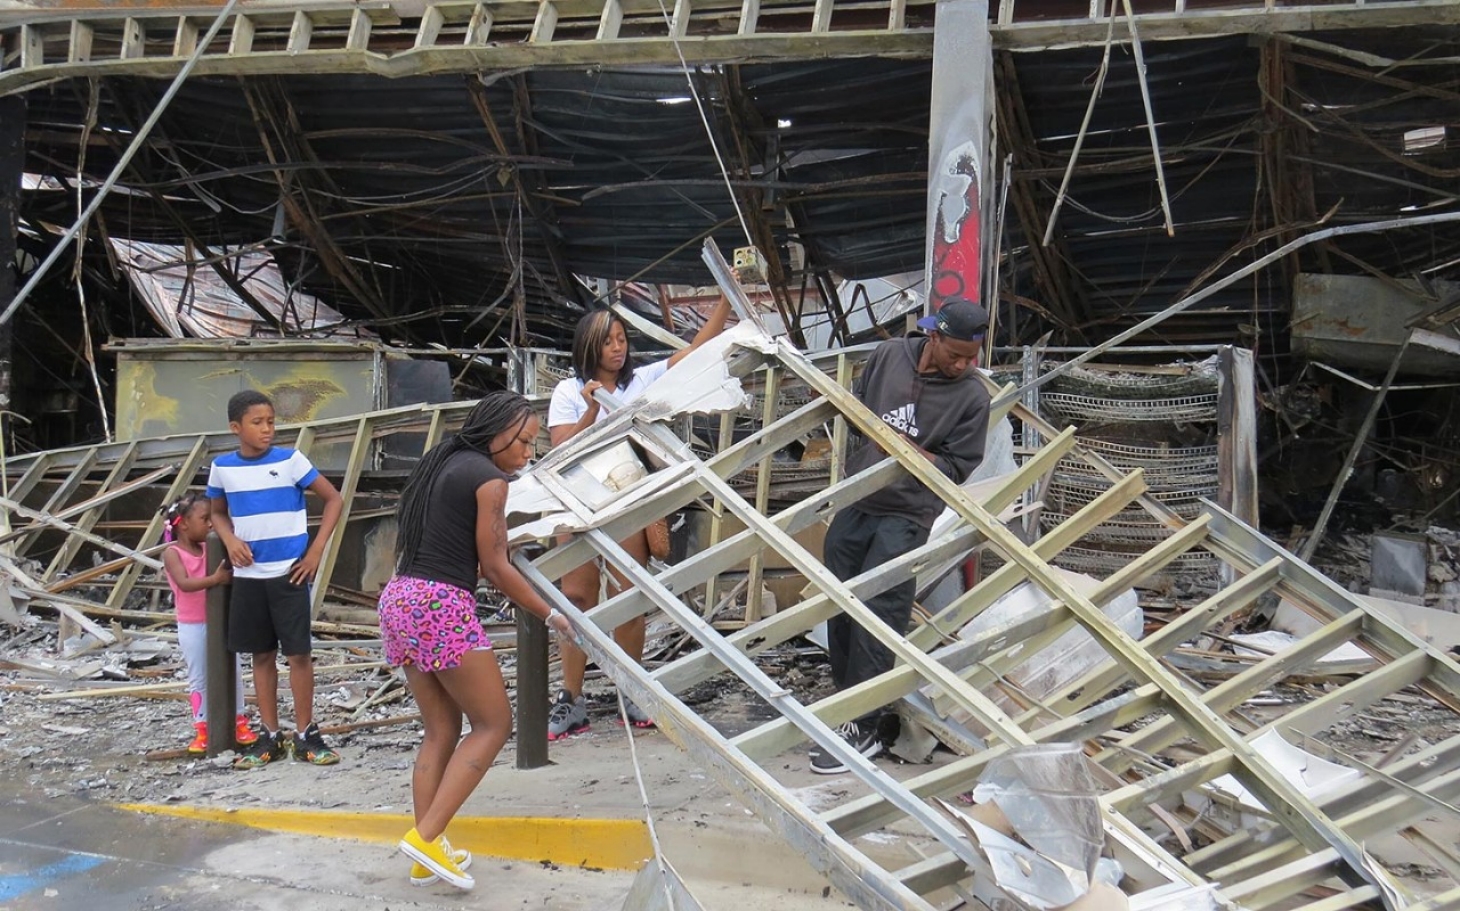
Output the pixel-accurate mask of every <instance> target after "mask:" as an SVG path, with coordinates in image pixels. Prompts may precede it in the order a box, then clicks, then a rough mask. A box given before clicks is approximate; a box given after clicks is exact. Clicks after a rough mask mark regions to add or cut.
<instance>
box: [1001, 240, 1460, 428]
mask: <svg viewBox="0 0 1460 911" xmlns="http://www.w3.org/2000/svg"><path fill="white" fill-rule="evenodd" d="M1452 221H1460V212H1442V213H1439V214H1436V215H1417V216H1415V217H1413V218H1391V219H1388V220H1386V221H1366V222H1363V223H1362V224H1357V225H1343V226H1340V227H1337V228H1324V229H1323V230H1321V231H1314V232H1313V233H1312V234H1305V235H1303V236H1302V237H1300V238H1298V239H1297V240H1293V241H1289V242H1288V243H1286V244H1283V245H1282V246H1281V247H1279V248H1277V249H1276V250H1274V251H1272V252H1271V253H1269V254H1267V255H1266V256H1264V257H1262V258H1261V259H1257V260H1254V261H1252V262H1250V263H1248V264H1247V265H1245V266H1243V267H1242V268H1240V269H1238V270H1237V271H1236V272H1233V273H1232V274H1231V275H1228V276H1227V277H1226V278H1223V279H1221V280H1219V281H1216V282H1214V283H1212V284H1210V285H1208V286H1207V287H1205V288H1203V289H1201V290H1200V291H1198V292H1196V293H1195V294H1192V295H1191V296H1190V297H1184V298H1182V299H1181V300H1179V301H1177V302H1176V303H1174V304H1172V305H1171V306H1169V307H1167V308H1166V309H1165V310H1162V311H1161V312H1160V313H1157V314H1155V315H1154V316H1150V317H1147V318H1146V319H1143V320H1141V321H1140V322H1139V323H1136V324H1135V325H1134V326H1131V327H1130V328H1129V329H1127V330H1125V331H1124V332H1121V333H1118V334H1117V335H1114V336H1112V337H1110V338H1109V339H1106V340H1105V341H1103V342H1101V343H1100V344H1098V345H1096V346H1095V347H1094V348H1091V349H1090V350H1088V351H1086V352H1085V353H1084V354H1081V355H1079V356H1077V357H1074V358H1071V359H1070V360H1068V361H1065V362H1064V363H1063V364H1060V365H1059V366H1058V367H1056V368H1055V369H1053V370H1051V371H1049V372H1048V373H1046V374H1044V375H1042V376H1039V377H1037V378H1035V379H1033V380H1031V381H1030V382H1028V383H1025V384H1024V385H1023V386H1020V387H1019V388H1018V389H1015V390H1014V391H1012V392H1010V393H1008V394H1006V395H1001V396H999V398H998V400H997V401H995V402H994V403H993V407H994V408H995V409H997V408H999V407H1000V406H1003V405H1006V404H1008V402H1009V400H1010V399H1012V398H1018V397H1019V396H1022V395H1023V394H1024V393H1025V392H1027V391H1029V390H1030V389H1037V388H1039V387H1040V386H1043V385H1044V384H1045V383H1048V382H1049V381H1050V380H1052V379H1054V378H1055V377H1057V376H1060V375H1062V374H1064V373H1066V372H1068V371H1069V370H1072V369H1074V368H1075V367H1076V366H1078V365H1080V364H1083V363H1085V362H1086V361H1088V360H1090V359H1091V358H1093V357H1098V356H1100V355H1101V354H1102V353H1104V352H1106V351H1108V350H1110V349H1111V348H1114V347H1115V346H1117V345H1119V344H1120V343H1121V342H1123V341H1125V340H1126V339H1130V338H1134V337H1135V336H1137V335H1140V334H1141V333H1142V332H1145V331H1146V330H1147V329H1149V328H1151V327H1152V326H1155V325H1157V324H1159V323H1162V322H1165V321H1166V319H1167V318H1169V317H1171V316H1175V315H1176V314H1178V313H1180V312H1181V311H1183V310H1185V309H1186V308H1188V307H1190V306H1191V305H1192V304H1195V303H1198V302H1199V301H1203V300H1206V299H1207V298H1208V297H1211V296H1212V295H1213V294H1216V293H1217V292H1218V291H1220V290H1222V289H1223V288H1226V287H1227V286H1228V285H1231V284H1234V283H1236V282H1238V281H1241V280H1242V279H1244V278H1246V277H1247V276H1249V275H1251V274H1252V273H1254V272H1256V271H1257V270H1259V269H1263V268H1266V267H1267V266H1269V265H1271V264H1272V263H1273V262H1275V261H1277V260H1279V259H1282V258H1283V257H1284V256H1287V255H1288V254H1289V253H1292V252H1293V251H1294V250H1297V249H1300V248H1302V247H1306V246H1308V245H1309V244H1311V243H1315V242H1317V241H1320V240H1327V239H1328V238H1330V237H1343V236H1345V235H1348V234H1377V233H1379V232H1381V231H1393V230H1394V229H1396V228H1423V227H1427V226H1429V225H1438V224H1444V223H1446V222H1452Z"/></svg>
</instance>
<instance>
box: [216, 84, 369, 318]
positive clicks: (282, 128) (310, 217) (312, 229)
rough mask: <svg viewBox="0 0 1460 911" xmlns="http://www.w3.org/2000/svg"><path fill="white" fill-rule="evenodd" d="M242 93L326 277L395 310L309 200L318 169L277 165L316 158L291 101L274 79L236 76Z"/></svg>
mask: <svg viewBox="0 0 1460 911" xmlns="http://www.w3.org/2000/svg"><path fill="white" fill-rule="evenodd" d="M240 82H241V85H242V87H243V94H244V98H245V99H246V100H247V101H248V108H249V111H250V113H251V114H252V115H253V121H254V128H255V129H256V130H257V131H258V135H259V142H260V143H261V144H262V145H263V150H264V154H265V156H267V158H268V160H269V163H270V164H271V165H274V166H275V168H274V179H275V181H276V182H277V183H278V185H279V198H280V202H281V203H282V204H283V206H284V211H285V213H286V214H287V215H288V217H289V221H290V223H292V224H293V225H294V227H295V228H297V229H298V230H299V232H300V234H302V235H303V236H304V237H305V239H306V240H307V241H308V242H309V245H310V246H311V247H312V248H313V249H314V252H315V255H316V256H318V257H319V261H320V265H322V266H323V267H324V269H325V271H326V272H327V273H329V275H330V277H331V278H333V279H334V280H335V281H337V282H339V283H340V285H341V286H342V287H343V288H344V289H345V290H346V292H348V293H349V294H350V295H351V296H353V297H354V298H355V300H357V301H359V302H360V303H361V304H362V305H363V306H364V307H365V309H367V310H369V311H370V313H371V315H373V316H375V317H377V318H380V319H385V318H387V317H390V316H393V315H394V311H393V310H392V309H391V307H390V305H389V304H388V303H387V302H386V301H385V299H384V295H383V294H382V293H381V292H380V289H378V288H373V287H371V285H370V282H369V281H367V279H366V278H365V276H364V275H363V274H361V272H360V270H359V268H358V267H357V266H356V265H355V263H354V262H353V261H352V260H351V259H350V257H349V256H348V255H347V254H346V253H345V251H344V249H343V248H342V247H341V246H340V245H339V243H338V242H337V241H336V240H335V239H334V237H333V236H332V235H331V234H330V232H329V230H328V229H327V228H325V226H324V223H323V222H322V221H321V218H320V216H321V213H320V211H319V210H318V208H317V207H316V205H315V203H314V194H313V193H312V192H311V187H310V183H311V181H313V180H316V179H325V180H327V179H328V178H327V176H326V177H321V176H320V175H321V172H322V169H320V168H311V169H306V170H294V169H288V168H283V167H279V166H280V165H284V164H286V163H290V162H298V161H308V162H312V163H315V164H318V163H319V158H318V156H316V155H315V154H314V150H313V149H312V148H310V146H309V142H308V140H306V139H305V138H304V131H303V129H302V128H301V127H300V125H299V122H298V119H297V117H296V116H295V115H294V111H293V108H292V105H290V103H289V99H288V96H287V95H286V94H285V92H284V88H283V86H282V85H281V84H280V83H279V82H278V81H277V79H270V80H257V79H244V80H240Z"/></svg>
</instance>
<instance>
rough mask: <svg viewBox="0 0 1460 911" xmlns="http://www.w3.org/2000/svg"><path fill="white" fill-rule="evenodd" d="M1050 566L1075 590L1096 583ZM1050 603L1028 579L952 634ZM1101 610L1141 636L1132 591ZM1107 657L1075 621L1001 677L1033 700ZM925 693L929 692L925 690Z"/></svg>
mask: <svg viewBox="0 0 1460 911" xmlns="http://www.w3.org/2000/svg"><path fill="white" fill-rule="evenodd" d="M1055 571H1056V572H1057V573H1058V574H1059V575H1060V576H1061V577H1062V578H1063V579H1065V581H1066V582H1068V583H1069V584H1070V585H1071V586H1073V587H1074V588H1075V590H1076V591H1079V592H1081V593H1084V594H1089V593H1090V592H1092V591H1094V590H1095V589H1096V587H1098V586H1099V584H1100V583H1099V581H1098V580H1096V579H1094V578H1092V577H1090V576H1086V575H1083V574H1081V573H1075V572H1070V571H1069V570H1065V569H1059V568H1057V567H1056V569H1055ZM1053 607H1054V602H1053V601H1052V600H1051V599H1050V598H1049V596H1048V595H1045V594H1044V593H1043V592H1041V591H1040V590H1039V588H1038V587H1036V586H1035V585H1033V584H1032V583H1028V582H1025V583H1022V584H1021V585H1019V586H1018V587H1016V588H1015V589H1014V590H1013V591H1011V592H1009V593H1008V594H1007V595H1005V596H1004V597H1002V598H1000V599H999V600H998V601H997V602H995V603H994V604H993V606H991V607H990V608H989V609H988V610H986V611H984V612H983V613H981V614H979V615H978V616H977V617H975V618H974V619H973V620H972V621H970V622H969V623H967V624H966V625H965V626H964V627H963V628H962V629H961V630H959V631H958V637H959V638H960V639H973V638H975V637H977V636H978V635H980V634H982V633H985V632H988V631H990V630H993V629H996V628H998V627H1000V626H1006V625H1008V624H1011V623H1017V622H1019V621H1021V620H1024V619H1027V618H1029V617H1031V616H1035V615H1038V614H1041V613H1045V612H1047V611H1049V610H1051V609H1052V608H1053ZM1101 610H1102V611H1103V612H1104V613H1105V615H1106V616H1107V617H1109V618H1110V619H1111V620H1112V621H1113V622H1114V623H1115V624H1116V625H1117V626H1119V627H1120V629H1121V631H1122V632H1124V633H1125V634H1126V635H1128V636H1130V637H1131V638H1132V639H1139V638H1140V637H1141V634H1142V631H1143V629H1144V625H1145V619H1144V614H1143V613H1142V612H1141V606H1140V602H1139V600H1138V599H1137V597H1136V593H1135V591H1133V590H1128V591H1126V592H1124V593H1123V594H1121V595H1119V596H1118V597H1116V598H1115V599H1113V600H1112V601H1110V603H1108V604H1106V605H1104V606H1103V607H1102V608H1101ZM1020 648H1022V646H1016V648H1015V649H1014V650H1013V652H1012V653H1011V654H1012V655H1014V656H1016V657H1017V656H1018V655H1019V649H1020ZM1109 660H1110V659H1109V656H1108V655H1107V654H1106V652H1105V650H1104V649H1103V648H1101V647H1100V645H1099V644H1098V643H1097V642H1096V641H1095V640H1094V639H1093V638H1091V636H1090V634H1089V633H1088V632H1086V631H1085V629H1084V628H1083V627H1080V626H1078V625H1076V626H1075V627H1074V628H1072V629H1070V630H1069V631H1068V632H1066V633H1065V634H1064V635H1062V636H1060V637H1059V638H1058V639H1056V640H1055V641H1054V642H1053V643H1051V644H1050V646H1049V647H1048V648H1046V649H1043V650H1041V651H1039V652H1037V653H1035V654H1031V655H1029V656H1027V657H1026V658H1025V660H1024V661H1023V662H1021V663H1020V664H1019V665H1018V667H1016V668H1015V669H1014V670H1013V671H1011V672H1010V673H1009V674H1007V675H1006V679H1007V680H1008V681H1009V683H1011V684H1013V685H1014V686H1016V687H1018V689H1019V690H1020V691H1021V692H1022V693H1024V694H1027V695H1028V696H1030V697H1033V698H1035V699H1041V698H1043V697H1044V696H1045V695H1047V694H1049V693H1052V692H1054V691H1055V690H1057V689H1059V688H1060V687H1062V686H1064V685H1065V684H1066V683H1069V682H1070V681H1072V680H1076V679H1078V678H1080V677H1081V676H1084V675H1085V674H1088V673H1090V672H1091V671H1092V670H1094V669H1096V668H1098V667H1100V666H1101V665H1103V664H1105V663H1106V662H1108V661H1109ZM929 693H930V694H931V691H929ZM988 695H989V697H990V698H991V699H993V701H994V703H995V704H996V705H998V706H999V707H1000V708H1002V709H1003V710H1004V711H1006V712H1017V711H1018V710H1019V709H1020V708H1022V706H1021V705H1020V703H1019V701H1018V700H1016V699H1015V698H1013V697H1012V696H1010V695H1009V694H1008V693H1007V692H1005V691H1003V690H1002V689H997V688H996V689H993V690H991V691H990V692H989V693H988ZM953 717H954V718H955V720H958V721H960V722H962V723H963V724H966V725H968V726H969V728H970V729H973V730H978V723H977V722H976V721H974V720H973V719H972V718H971V717H964V716H961V713H955V714H954V716H953Z"/></svg>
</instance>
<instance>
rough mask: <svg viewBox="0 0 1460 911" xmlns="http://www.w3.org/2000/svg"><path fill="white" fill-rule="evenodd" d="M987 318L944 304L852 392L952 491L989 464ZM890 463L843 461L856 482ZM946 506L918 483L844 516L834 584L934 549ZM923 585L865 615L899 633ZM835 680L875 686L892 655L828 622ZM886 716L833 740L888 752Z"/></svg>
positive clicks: (864, 457) (837, 523)
mask: <svg viewBox="0 0 1460 911" xmlns="http://www.w3.org/2000/svg"><path fill="white" fill-rule="evenodd" d="M988 324H989V317H988V313H987V312H985V311H984V309H983V308H982V307H980V306H979V305H978V304H974V303H970V302H969V301H966V300H962V299H954V300H950V301H948V302H947V303H945V304H944V305H943V307H942V309H940V310H939V311H938V312H937V313H936V314H934V315H932V316H925V317H923V318H922V319H921V320H919V321H918V326H920V327H921V328H923V329H926V330H928V334H927V335H926V336H924V335H921V334H919V335H913V336H910V337H908V338H897V339H889V340H888V341H886V342H883V343H882V344H881V345H880V346H878V348H877V350H876V351H874V352H872V356H871V357H870V358H868V359H867V366H866V368H865V369H864V370H863V371H862V375H861V377H860V378H859V379H858V380H857V382H856V384H855V385H854V386H853V388H852V392H853V393H854V394H855V395H856V396H857V398H858V399H859V400H861V402H862V404H864V405H866V406H867V407H868V408H869V409H871V410H872V412H873V413H874V414H876V415H878V416H879V417H881V418H882V420H883V421H884V422H886V424H887V425H888V426H889V427H891V428H892V429H893V430H896V431H897V432H898V433H899V434H901V435H902V438H903V439H904V440H906V441H907V442H908V443H910V444H912V445H913V446H914V447H915V448H917V449H918V451H919V452H921V453H922V455H923V457H924V458H926V459H927V460H928V461H929V462H932V463H933V465H934V466H935V467H937V469H938V470H939V471H941V472H943V474H945V475H947V476H948V477H949V478H950V479H952V481H953V482H954V483H955V484H961V483H963V481H964V480H965V479H966V478H967V477H968V476H969V474H970V473H972V471H973V470H974V469H975V468H977V467H978V465H979V463H980V462H982V461H983V449H984V439H985V437H986V436H987V434H988V423H989V394H988V391H987V390H986V389H985V388H984V385H983V382H982V381H981V380H980V378H979V377H978V374H977V371H976V366H977V363H978V354H979V348H980V347H981V345H982V343H983V336H984V332H985V331H986V330H987V329H988ZM884 458H886V454H885V453H884V452H883V451H882V450H881V449H880V448H879V447H878V446H877V445H876V444H875V443H873V442H872V441H870V440H864V441H862V443H861V445H860V446H859V447H858V448H857V449H856V450H855V451H854V452H853V453H852V456H851V458H850V459H849V460H848V462H847V473H848V474H849V475H850V474H854V473H856V472H858V471H862V470H864V469H866V468H870V467H871V466H872V465H874V464H876V463H877V462H879V461H881V460H882V459H884ZM942 511H943V501H942V499H940V498H939V497H938V495H937V494H935V493H933V492H932V491H931V490H929V489H928V488H927V487H925V486H923V484H922V482H921V481H919V480H917V479H916V478H914V477H913V476H912V475H908V474H904V475H902V476H901V477H900V478H898V479H897V480H896V481H893V482H892V483H891V484H888V485H887V486H886V487H883V488H882V489H881V490H878V491H876V492H874V493H871V494H868V495H867V496H866V497H863V498H862V499H861V500H859V501H858V502H857V503H856V504H854V505H852V506H848V507H846V508H844V509H843V510H842V511H841V512H839V513H837V515H836V518H835V519H833V520H832V523H831V528H830V529H828V531H827V533H826V546H825V550H824V553H825V562H826V567H827V568H828V569H830V570H831V571H832V572H833V573H835V574H836V577H837V578H838V579H841V580H842V581H846V580H847V579H850V578H852V577H853V576H858V575H861V574H862V573H864V572H866V571H868V570H870V569H874V568H876V567H878V566H881V565H883V564H885V563H887V562H888V561H890V560H893V559H896V558H897V557H900V556H902V555H903V554H905V553H908V552H909V551H911V550H914V549H916V548H918V547H921V546H922V545H923V544H926V543H927V541H928V533H929V531H930V530H931V529H932V527H933V520H934V519H936V518H937V517H938V514H939V513H941V512H942ZM916 594H917V583H916V582H915V581H913V580H908V581H907V582H904V583H903V584H901V585H898V586H895V587H893V588H891V589H888V590H887V591H885V592H882V593H881V594H879V595H874V596H872V597H870V598H867V599H866V600H865V603H866V605H867V607H869V608H871V609H872V612H873V613H875V614H876V615H877V616H878V617H880V618H881V619H882V620H883V621H884V622H886V623H887V625H888V626H890V627H892V628H893V629H894V630H896V631H897V632H898V633H905V632H906V631H907V626H908V621H909V620H910V619H911V618H912V603H913V597H914V596H915V595H916ZM827 638H828V640H829V642H828V644H829V646H830V652H831V675H832V680H833V682H834V683H835V684H836V687H837V689H838V690H843V689H846V688H848V687H851V686H855V685H857V684H859V683H862V682H863V681H866V680H871V679H872V678H873V677H876V676H878V675H879V674H882V673H885V672H887V671H889V670H891V669H892V660H893V657H892V651H891V650H890V649H888V648H887V646H885V645H883V644H882V643H881V642H878V641H877V639H875V638H874V637H873V636H872V635H871V634H870V633H868V632H867V631H866V630H864V629H863V628H862V627H861V626H860V625H859V624H858V623H857V622H856V621H854V620H852V619H851V618H850V617H847V616H846V615H845V614H838V615H837V616H835V617H833V618H832V619H831V620H830V621H828V622H827ZM881 714H882V713H881V710H880V709H879V710H878V711H876V712H872V713H870V714H867V715H864V716H862V717H861V718H858V719H857V720H855V721H850V722H847V723H846V724H844V725H842V726H841V727H839V728H837V733H838V734H840V735H841V736H842V737H844V738H845V739H846V740H847V742H848V743H850V744H852V746H853V747H854V748H855V749H856V750H857V751H858V752H859V753H861V754H862V755H863V756H866V757H868V758H870V757H872V756H875V755H877V753H879V752H881V750H882V738H881V734H880V732H879V727H880V721H881ZM811 770H812V771H813V772H820V773H822V774H826V775H830V774H835V773H837V772H844V771H846V766H845V765H843V764H842V762H841V761H840V760H838V759H837V758H836V757H835V756H833V755H831V754H830V753H827V752H826V751H824V750H821V749H814V750H812V752H811Z"/></svg>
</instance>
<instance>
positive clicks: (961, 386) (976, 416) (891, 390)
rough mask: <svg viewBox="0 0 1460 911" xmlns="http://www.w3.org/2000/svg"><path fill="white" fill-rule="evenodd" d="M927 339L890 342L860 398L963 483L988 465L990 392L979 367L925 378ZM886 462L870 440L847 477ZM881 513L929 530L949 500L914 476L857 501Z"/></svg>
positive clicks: (871, 365) (872, 364)
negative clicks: (920, 364) (920, 362)
mask: <svg viewBox="0 0 1460 911" xmlns="http://www.w3.org/2000/svg"><path fill="white" fill-rule="evenodd" d="M927 343H928V338H927V336H922V335H916V336H911V337H909V338H895V339H889V340H888V341H885V342H883V343H882V344H881V345H879V346H877V350H875V351H873V352H872V355H871V357H869V358H868V359H867V366H866V368H865V369H863V371H862V375H861V377H859V378H858V379H857V382H856V384H855V385H854V386H853V387H852V392H854V393H855V394H856V396H857V398H858V399H860V400H861V401H862V404H864V405H866V406H867V407H868V408H869V409H871V411H872V412H873V413H874V414H876V415H877V416H878V417H880V418H882V420H883V421H884V422H885V423H886V424H887V426H889V427H891V428H892V429H893V430H896V431H898V432H899V433H904V434H906V435H907V437H908V439H910V440H912V442H914V443H915V444H917V445H918V446H920V447H922V448H923V449H926V450H927V451H928V452H930V453H932V454H933V456H934V457H935V459H934V462H933V464H934V465H935V466H937V468H938V470H939V471H941V472H943V474H945V475H947V476H948V477H949V478H952V479H953V483H955V484H962V483H963V481H964V480H965V479H966V478H967V477H968V476H969V474H971V473H972V472H973V470H974V469H975V468H977V467H978V465H979V463H980V462H982V461H983V447H984V439H985V437H987V436H988V428H989V394H988V390H987V389H985V388H984V384H983V381H982V380H981V379H980V378H979V376H978V373H977V371H976V370H974V369H970V370H969V371H968V372H967V373H965V374H964V375H963V376H961V377H959V378H957V379H949V378H948V377H946V376H944V375H943V374H941V373H937V372H934V373H923V374H920V373H918V359H919V358H920V357H921V356H922V353H923V346H924V345H926V344H927ZM884 458H886V456H885V454H884V453H883V452H882V450H881V449H879V448H878V447H877V446H876V445H874V444H873V443H872V442H871V441H869V440H862V441H861V445H859V446H858V447H857V448H856V449H855V450H854V451H853V453H852V456H851V458H850V459H849V460H848V462H847V473H848V474H849V475H850V474H855V473H856V472H859V471H862V470H864V469H867V468H870V467H872V466H873V465H875V464H877V463H878V462H880V461H881V460H882V459H884ZM856 505H857V508H858V509H860V510H862V511H863V512H867V513H871V514H872V515H875V516H904V517H906V518H908V519H911V520H913V521H914V522H917V523H918V524H919V525H921V526H923V527H924V528H932V527H933V520H934V519H936V518H938V514H939V513H941V512H942V511H943V501H942V499H941V498H939V497H938V495H937V494H935V493H933V492H932V491H931V490H929V489H928V488H926V487H924V486H923V484H922V482H921V481H919V480H918V479H917V478H914V477H912V476H911V475H902V476H901V477H899V478H898V479H897V480H895V481H893V482H892V483H890V484H888V485H887V486H886V487H884V488H882V489H881V490H879V491H876V492H875V493H871V494H868V495H867V496H866V497H864V498H863V499H862V500H861V501H860V502H858V503H857V504H856Z"/></svg>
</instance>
